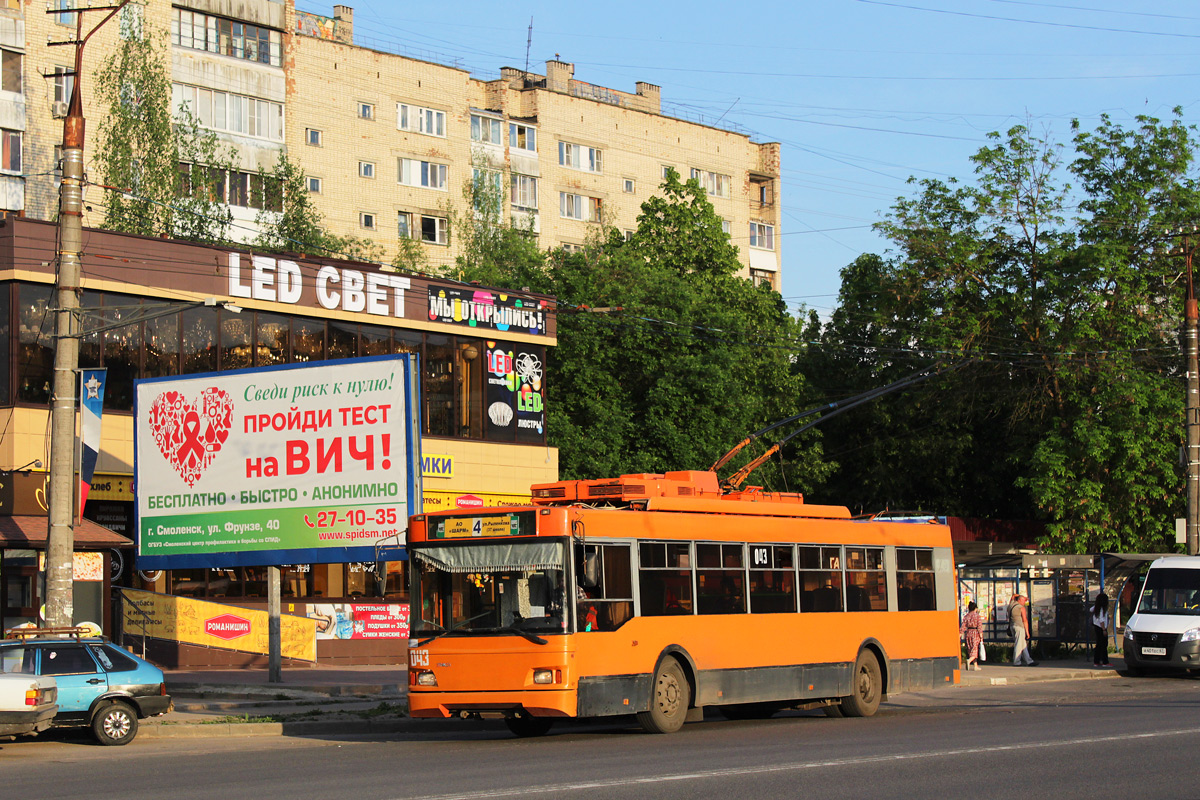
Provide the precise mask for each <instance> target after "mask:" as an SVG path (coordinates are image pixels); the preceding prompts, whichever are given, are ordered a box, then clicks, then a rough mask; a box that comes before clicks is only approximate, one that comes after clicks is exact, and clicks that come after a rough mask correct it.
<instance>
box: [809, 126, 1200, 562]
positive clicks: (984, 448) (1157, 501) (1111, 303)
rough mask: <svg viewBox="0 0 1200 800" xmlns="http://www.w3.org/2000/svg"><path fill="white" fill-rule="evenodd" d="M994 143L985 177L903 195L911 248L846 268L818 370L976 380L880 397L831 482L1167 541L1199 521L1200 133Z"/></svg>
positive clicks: (825, 379)
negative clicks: (1181, 242) (1192, 322)
mask: <svg viewBox="0 0 1200 800" xmlns="http://www.w3.org/2000/svg"><path fill="white" fill-rule="evenodd" d="M991 138H992V142H991V144H990V145H989V146H987V147H985V148H983V149H981V150H980V151H979V152H978V153H977V154H976V155H975V156H974V157H973V159H972V161H973V164H974V169H975V180H974V181H973V182H972V183H971V184H969V185H967V184H962V183H959V182H957V181H953V180H951V181H946V182H943V181H937V180H924V181H920V182H918V183H917V184H916V188H917V191H916V193H915V194H914V195H913V196H912V197H908V198H901V199H900V200H898V201H897V203H896V205H895V206H894V207H893V209H892V211H891V214H890V215H889V217H888V218H887V219H886V221H885V222H883V223H881V224H880V226H879V228H880V230H882V231H883V232H884V233H886V234H887V235H888V236H889V238H891V240H892V241H893V242H894V244H895V246H896V252H895V253H894V254H892V255H891V257H889V258H887V259H884V258H880V257H878V256H863V257H861V258H859V259H858V260H857V261H856V262H855V263H853V264H851V265H850V266H849V267H847V268H846V269H845V270H843V274H842V279H843V282H842V290H841V296H840V306H839V308H838V309H837V311H836V312H835V313H834V314H833V316H832V318H831V319H830V320H829V322H828V324H825V325H823V326H819V327H820V331H819V335H820V336H821V337H822V344H823V346H822V348H820V352H819V353H818V352H813V353H812V354H810V357H809V358H807V359H805V361H804V370H805V372H806V373H807V374H809V375H810V376H811V377H812V378H813V380H814V383H817V384H819V385H821V386H822V387H823V388H824V390H825V391H828V392H834V391H837V390H838V389H839V388H840V387H843V386H850V385H853V384H854V381H855V377H856V376H857V378H858V381H859V382H861V380H862V376H864V375H870V376H871V378H870V379H871V380H882V379H883V378H884V377H892V376H894V375H896V374H898V373H901V372H903V371H906V370H911V369H912V368H913V366H914V365H915V364H918V363H929V361H930V360H933V359H946V360H955V359H969V360H970V361H971V362H972V367H971V368H970V369H969V370H964V371H963V372H960V373H957V374H956V375H954V376H953V377H951V378H948V379H945V380H942V381H940V382H939V384H938V385H937V386H936V391H934V392H919V391H917V392H913V393H910V394H909V395H905V396H900V397H897V398H895V399H894V400H890V401H887V402H882V403H880V404H879V407H878V408H876V409H874V410H873V411H872V412H870V413H871V414H872V415H873V416H874V419H873V423H872V424H871V425H870V426H869V427H868V430H867V431H864V430H862V429H859V430H857V431H856V430H854V429H852V428H851V427H850V426H849V425H848V424H847V425H843V426H841V427H839V428H837V429H836V432H837V434H838V436H839V439H840V440H841V441H844V442H845V446H844V447H839V448H834V450H835V452H833V453H831V457H833V458H835V459H836V460H837V462H838V469H837V471H836V473H835V475H834V477H833V478H832V479H831V484H830V486H831V487H835V488H836V491H838V492H845V493H847V494H849V495H851V496H857V497H859V498H861V499H862V501H863V502H864V503H879V502H881V501H887V502H897V503H905V504H921V505H926V507H929V508H933V509H937V510H940V511H947V512H949V513H958V514H964V515H976V516H1005V517H1015V518H1038V519H1041V520H1044V521H1045V522H1046V523H1047V530H1048V531H1049V535H1048V543H1049V544H1051V545H1053V546H1055V547H1057V548H1062V549H1065V550H1074V551H1078V552H1095V551H1098V550H1105V549H1125V548H1129V549H1142V548H1151V547H1162V546H1164V545H1165V543H1166V542H1167V541H1168V535H1169V533H1170V531H1171V528H1172V520H1174V518H1175V517H1176V516H1178V515H1179V512H1180V511H1181V509H1182V505H1181V504H1182V494H1181V490H1182V487H1183V482H1182V479H1181V473H1180V469H1179V465H1178V460H1177V457H1178V447H1179V444H1180V442H1181V436H1182V431H1183V425H1182V411H1183V402H1182V401H1183V391H1182V389H1183V386H1182V377H1183V376H1182V373H1181V371H1180V369H1179V360H1180V359H1179V357H1178V352H1179V340H1178V334H1177V331H1178V330H1179V311H1180V310H1181V308H1182V299H1183V297H1182V291H1181V289H1180V288H1179V280H1178V279H1179V273H1180V270H1181V267H1182V260H1181V259H1180V258H1178V257H1177V256H1176V255H1174V254H1172V253H1171V252H1170V245H1171V243H1172V241H1173V239H1172V234H1171V232H1172V230H1178V229H1179V227H1180V226H1181V224H1183V223H1184V222H1185V221H1186V222H1187V224H1188V225H1189V226H1190V225H1191V224H1192V220H1195V219H1196V218H1197V216H1200V202H1198V198H1197V194H1196V188H1197V184H1196V175H1195V165H1194V161H1193V158H1194V153H1195V147H1196V144H1197V142H1196V139H1195V132H1194V130H1193V129H1192V128H1190V127H1189V126H1186V125H1184V124H1183V123H1182V122H1181V121H1180V120H1179V119H1178V118H1176V119H1174V120H1171V121H1169V122H1166V123H1163V122H1161V121H1160V120H1157V119H1153V118H1149V117H1140V118H1138V120H1137V123H1136V125H1134V126H1132V127H1123V126H1121V125H1119V124H1117V123H1114V122H1113V121H1112V120H1110V119H1108V118H1107V117H1106V118H1103V119H1102V120H1101V123H1100V124H1099V125H1098V126H1097V127H1096V129H1095V130H1091V131H1084V130H1081V129H1079V128H1078V126H1076V128H1075V130H1074V135H1073V138H1072V141H1071V143H1070V146H1071V150H1072V152H1071V153H1070V154H1066V153H1065V152H1064V151H1065V149H1066V148H1064V147H1063V146H1061V145H1059V144H1056V143H1055V142H1053V141H1052V140H1051V139H1050V138H1049V137H1048V136H1044V135H1038V134H1035V133H1033V132H1031V131H1030V130H1029V129H1027V128H1026V127H1024V126H1016V127H1013V128H1012V129H1010V130H1009V131H1008V132H1007V133H1006V134H1005V135H1000V134H992V135H991ZM1069 181H1070V182H1074V183H1075V184H1076V185H1075V186H1074V187H1073V186H1072V185H1071V183H1070V182H1069ZM815 333H816V331H814V334H815ZM827 433H831V432H830V431H827ZM832 438H833V436H832V435H831V436H830V439H832ZM884 487H888V488H884Z"/></svg>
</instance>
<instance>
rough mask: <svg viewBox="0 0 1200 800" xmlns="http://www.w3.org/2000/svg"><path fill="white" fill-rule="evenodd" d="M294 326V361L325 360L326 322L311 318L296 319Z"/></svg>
mask: <svg viewBox="0 0 1200 800" xmlns="http://www.w3.org/2000/svg"><path fill="white" fill-rule="evenodd" d="M292 327H293V329H294V330H295V334H294V336H293V339H292V350H293V352H292V361H293V362H294V363H296V364H303V363H306V362H308V361H324V360H325V323H324V322H319V321H317V320H311V319H294V320H292Z"/></svg>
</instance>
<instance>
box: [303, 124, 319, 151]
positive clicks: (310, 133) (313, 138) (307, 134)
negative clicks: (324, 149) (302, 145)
mask: <svg viewBox="0 0 1200 800" xmlns="http://www.w3.org/2000/svg"><path fill="white" fill-rule="evenodd" d="M304 141H306V142H308V143H309V144H311V145H312V146H313V147H320V146H321V132H320V131H319V130H317V129H316V128H305V129H304Z"/></svg>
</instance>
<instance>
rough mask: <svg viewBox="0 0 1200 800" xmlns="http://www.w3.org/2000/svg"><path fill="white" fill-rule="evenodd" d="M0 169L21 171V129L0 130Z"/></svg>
mask: <svg viewBox="0 0 1200 800" xmlns="http://www.w3.org/2000/svg"><path fill="white" fill-rule="evenodd" d="M0 141H2V143H3V150H2V151H0V169H2V170H4V171H5V172H20V171H21V131H9V130H0Z"/></svg>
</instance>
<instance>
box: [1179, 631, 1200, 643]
mask: <svg viewBox="0 0 1200 800" xmlns="http://www.w3.org/2000/svg"><path fill="white" fill-rule="evenodd" d="M1198 640H1200V628H1189V629H1188V630H1186V631H1184V632H1183V636H1180V637H1179V641H1181V642H1195V641H1198Z"/></svg>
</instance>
